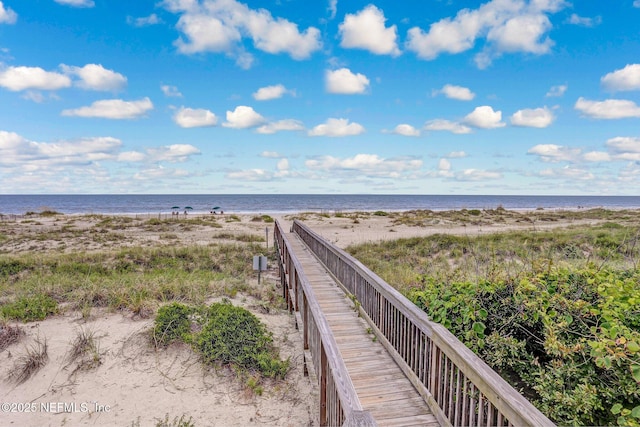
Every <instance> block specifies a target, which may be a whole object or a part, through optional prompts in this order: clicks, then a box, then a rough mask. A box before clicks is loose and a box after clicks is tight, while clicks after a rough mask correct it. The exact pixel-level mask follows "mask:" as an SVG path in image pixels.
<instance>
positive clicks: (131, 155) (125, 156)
mask: <svg viewBox="0 0 640 427" xmlns="http://www.w3.org/2000/svg"><path fill="white" fill-rule="evenodd" d="M145 159H146V156H145V155H144V153H141V152H139V151H125V152H122V153H120V154H118V161H119V162H126V163H137V162H142V161H144V160H145Z"/></svg>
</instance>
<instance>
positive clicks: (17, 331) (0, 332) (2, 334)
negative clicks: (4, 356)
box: [0, 323, 25, 351]
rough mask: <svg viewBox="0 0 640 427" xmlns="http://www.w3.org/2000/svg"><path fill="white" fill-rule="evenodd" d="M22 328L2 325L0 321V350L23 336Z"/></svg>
mask: <svg viewBox="0 0 640 427" xmlns="http://www.w3.org/2000/svg"><path fill="white" fill-rule="evenodd" d="M24 335H25V334H24V330H23V329H22V328H21V327H20V326H17V325H16V326H11V325H3V324H1V323H0V351H2V350H4V349H5V348H7V347H9V346H10V345H11V344H14V343H17V342H18V341H20V340H21V339H22V337H24Z"/></svg>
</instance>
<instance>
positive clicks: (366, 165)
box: [305, 154, 423, 178]
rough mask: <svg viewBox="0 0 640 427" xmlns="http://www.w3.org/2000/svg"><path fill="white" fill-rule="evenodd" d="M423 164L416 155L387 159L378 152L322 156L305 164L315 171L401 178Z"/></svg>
mask: <svg viewBox="0 0 640 427" xmlns="http://www.w3.org/2000/svg"><path fill="white" fill-rule="evenodd" d="M422 164H423V162H422V160H420V159H417V158H414V157H400V158H391V159H385V158H382V157H380V156H378V155H377V154H357V155H355V156H354V157H348V158H339V157H333V156H320V157H316V158H313V159H309V160H307V161H305V166H306V167H307V168H308V169H310V170H313V171H324V172H331V173H332V174H334V173H345V174H349V175H352V174H355V175H358V176H368V177H378V178H401V177H403V176H406V174H407V173H411V172H415V171H417V170H419V169H420V168H422Z"/></svg>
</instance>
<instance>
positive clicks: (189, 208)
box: [184, 206, 193, 210]
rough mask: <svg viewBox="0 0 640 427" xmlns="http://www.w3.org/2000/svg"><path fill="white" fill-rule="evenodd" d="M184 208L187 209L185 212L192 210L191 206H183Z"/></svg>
mask: <svg viewBox="0 0 640 427" xmlns="http://www.w3.org/2000/svg"><path fill="white" fill-rule="evenodd" d="M184 208H185V209H187V210H191V209H193V208H192V207H191V206H185V207H184Z"/></svg>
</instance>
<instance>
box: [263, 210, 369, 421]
mask: <svg viewBox="0 0 640 427" xmlns="http://www.w3.org/2000/svg"><path fill="white" fill-rule="evenodd" d="M274 236H275V239H274V240H275V246H276V252H277V256H278V264H279V267H280V280H281V283H282V288H283V294H284V295H283V296H284V297H285V299H286V301H287V304H288V306H289V311H291V312H296V317H297V319H299V321H298V322H297V323H298V327H300V326H301V325H300V323H301V324H302V328H303V343H304V344H303V345H304V350H309V352H310V353H311V359H312V362H313V367H314V371H315V374H316V376H317V378H318V385H319V387H320V425H321V426H354V427H355V426H362V427H374V426H376V425H377V424H376V422H375V420H374V419H373V416H372V415H371V414H370V413H369V412H366V411H363V410H362V405H361V404H360V400H359V399H358V395H357V394H356V390H355V388H354V386H353V383H352V382H351V378H350V377H349V374H348V372H347V368H346V366H345V364H344V361H343V360H342V357H341V356H340V353H339V351H338V345H337V343H336V341H335V338H334V337H333V335H332V333H331V330H330V329H329V325H328V323H327V320H326V318H325V317H324V315H323V314H322V311H321V310H320V306H319V305H318V302H317V300H316V297H315V295H314V293H313V289H312V288H311V284H310V283H309V280H308V279H307V277H306V276H305V274H304V271H303V270H302V267H301V266H300V262H299V261H298V259H297V258H296V257H295V256H294V255H292V251H291V246H290V242H289V241H288V239H287V237H286V235H285V234H284V233H283V231H282V226H281V224H280V222H278V221H276V226H275V231H274Z"/></svg>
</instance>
